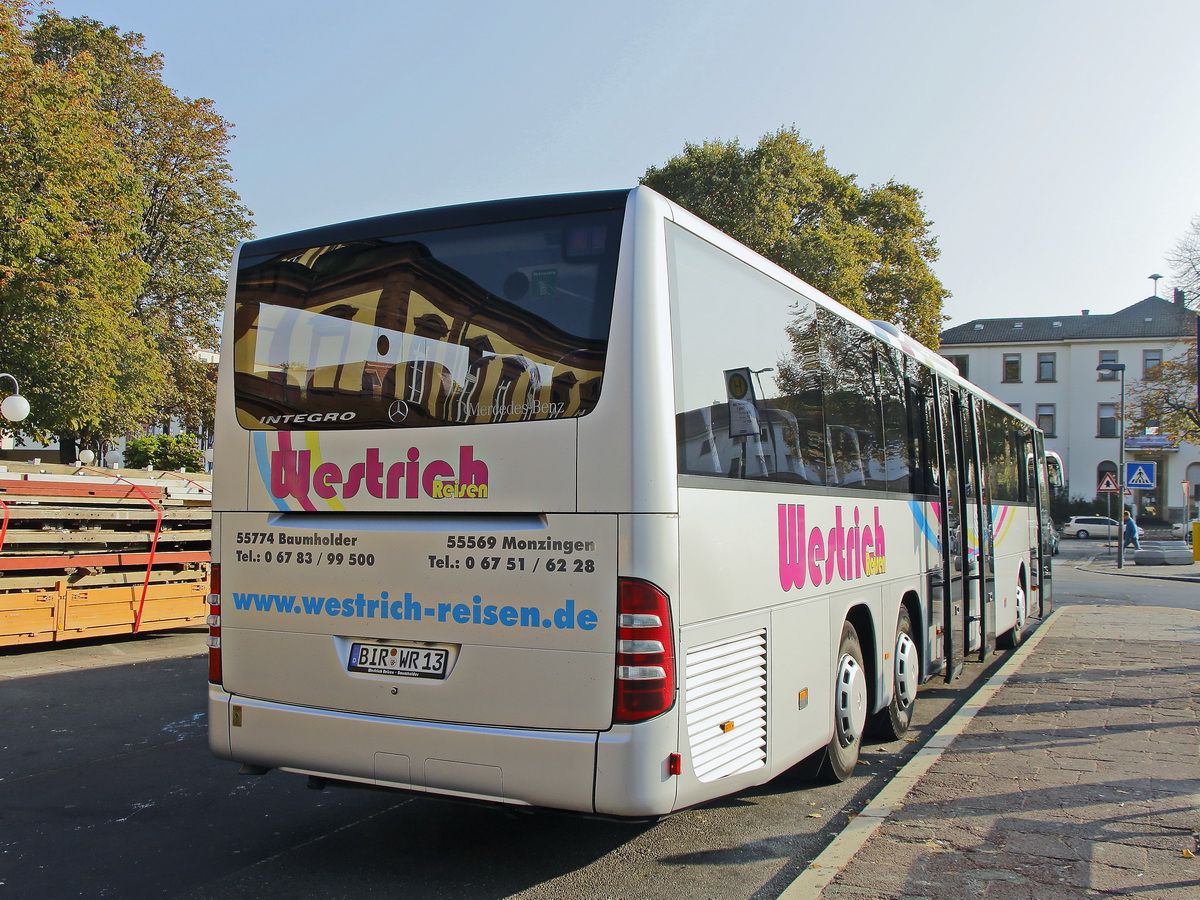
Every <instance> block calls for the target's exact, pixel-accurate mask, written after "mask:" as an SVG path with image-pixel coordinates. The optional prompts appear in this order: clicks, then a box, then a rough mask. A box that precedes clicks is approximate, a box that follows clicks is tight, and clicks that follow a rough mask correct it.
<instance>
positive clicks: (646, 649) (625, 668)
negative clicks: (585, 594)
mask: <svg viewBox="0 0 1200 900" xmlns="http://www.w3.org/2000/svg"><path fill="white" fill-rule="evenodd" d="M617 623H618V626H617V679H616V701H615V703H614V708H613V721H614V722H617V723H626V724H628V723H631V722H641V721H644V720H645V719H650V718H653V717H654V716H657V715H660V714H662V713H664V712H666V711H667V710H668V709H670V708H671V705H672V704H673V703H674V702H675V640H674V635H673V631H672V628H671V601H670V598H668V597H667V595H666V594H664V593H663V592H662V591H661V590H659V589H658V588H657V587H655V586H654V585H652V584H649V583H648V582H645V581H635V580H633V579H625V578H623V579H621V580H620V581H619V582H618V584H617Z"/></svg>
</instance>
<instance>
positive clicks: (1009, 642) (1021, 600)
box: [996, 578, 1027, 650]
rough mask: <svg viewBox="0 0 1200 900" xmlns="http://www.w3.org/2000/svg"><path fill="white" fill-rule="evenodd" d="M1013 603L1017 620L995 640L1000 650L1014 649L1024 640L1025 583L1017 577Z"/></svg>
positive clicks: (1025, 613)
mask: <svg viewBox="0 0 1200 900" xmlns="http://www.w3.org/2000/svg"><path fill="white" fill-rule="evenodd" d="M1015 605H1016V607H1017V621H1016V622H1015V623H1014V624H1013V627H1012V628H1010V629H1009V630H1008V631H1006V632H1004V634H1002V635H1000V637H999V638H998V639H997V640H996V646H998V647H999V648H1000V649H1002V650H1014V649H1016V648H1017V647H1020V646H1021V641H1023V640H1025V621H1026V619H1027V611H1026V609H1025V606H1026V597H1025V583H1024V579H1022V578H1018V579H1017V593H1016V600H1015Z"/></svg>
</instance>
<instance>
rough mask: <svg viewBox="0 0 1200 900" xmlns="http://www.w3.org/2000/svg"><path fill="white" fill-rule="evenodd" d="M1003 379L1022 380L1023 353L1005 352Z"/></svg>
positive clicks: (1010, 380)
mask: <svg viewBox="0 0 1200 900" xmlns="http://www.w3.org/2000/svg"><path fill="white" fill-rule="evenodd" d="M1001 375H1002V380H1003V381H1007V382H1014V381H1020V380H1021V354H1020V353H1005V354H1004V369H1003V371H1002V373H1001Z"/></svg>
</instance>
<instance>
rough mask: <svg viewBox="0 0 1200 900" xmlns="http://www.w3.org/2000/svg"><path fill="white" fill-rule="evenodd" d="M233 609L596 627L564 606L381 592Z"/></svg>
mask: <svg viewBox="0 0 1200 900" xmlns="http://www.w3.org/2000/svg"><path fill="white" fill-rule="evenodd" d="M231 593H232V596H233V606H234V608H235V609H241V610H254V611H256V612H277V613H292V614H294V615H302V616H328V617H330V618H335V617H336V618H343V617H345V618H357V619H394V620H397V621H400V622H422V621H431V622H456V623H458V624H459V625H489V626H502V627H505V628H557V629H560V630H563V629H575V628H578V629H579V630H581V631H591V630H592V629H593V628H595V627H596V625H597V624H598V623H599V616H598V615H597V614H596V611H595V610H592V609H586V608H584V609H576V608H575V601H574V600H571V599H569V598H568V599H567V600H564V601H563V603H562V605H561V606H559V607H558V608H557V609H555V610H554V611H553V612H550V613H546V614H543V613H542V610H541V608H540V607H537V606H499V605H497V604H494V603H485V602H484V600H483V598H482V597H481V596H479V595H478V594H476V595H475V596H473V597H472V598H471V601H470V602H469V603H446V602H440V603H437V604H435V605H433V606H426V605H425V604H423V603H420V602H418V601H417V600H415V599H413V595H412V594H411V593H406V594H405V595H404V599H403V600H393V599H391V598H390V597H389V595H388V592H387V591H382V592H381V593H380V595H379V599H378V600H375V599H368V598H367V597H365V596H364V595H363V594H361V593H359V594H357V595H356V596H354V597H317V596H312V597H310V596H308V595H304V594H302V595H299V596H297V595H295V594H248V593H239V592H237V591H233V592H231Z"/></svg>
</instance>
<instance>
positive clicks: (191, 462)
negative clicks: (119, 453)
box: [125, 434, 204, 472]
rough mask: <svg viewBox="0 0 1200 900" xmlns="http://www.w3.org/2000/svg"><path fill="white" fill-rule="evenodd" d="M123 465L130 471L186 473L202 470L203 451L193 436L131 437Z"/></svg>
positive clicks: (126, 446) (153, 435) (160, 435)
mask: <svg viewBox="0 0 1200 900" xmlns="http://www.w3.org/2000/svg"><path fill="white" fill-rule="evenodd" d="M125 465H126V466H128V467H129V468H131V469H144V468H146V466H152V467H153V468H155V469H166V470H170V471H177V470H179V469H185V470H186V471H188V472H202V471H204V451H203V450H201V449H200V444H199V442H198V441H197V440H196V437H195V435H191V434H152V435H149V436H147V437H142V438H134V439H133V440H131V441H129V442H128V443H127V444H126V445H125Z"/></svg>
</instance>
